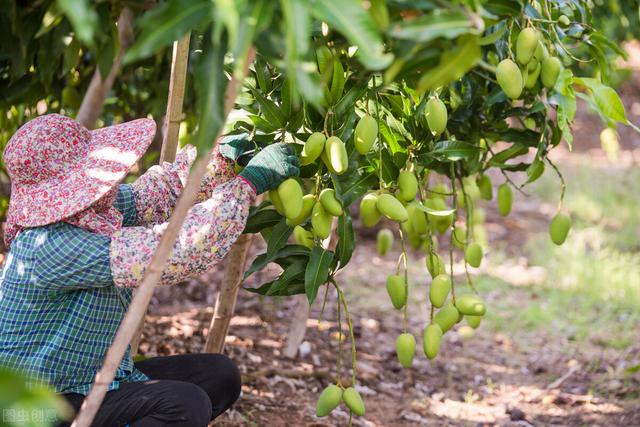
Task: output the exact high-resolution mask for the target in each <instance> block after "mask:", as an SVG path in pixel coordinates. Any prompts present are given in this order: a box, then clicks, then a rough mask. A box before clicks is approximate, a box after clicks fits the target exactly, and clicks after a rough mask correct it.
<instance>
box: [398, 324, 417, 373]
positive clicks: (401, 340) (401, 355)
mask: <svg viewBox="0 0 640 427" xmlns="http://www.w3.org/2000/svg"><path fill="white" fill-rule="evenodd" d="M415 354H416V339H415V337H414V336H413V335H411V334H409V333H407V332H405V333H404V334H400V335H398V338H396V355H397V356H398V361H399V362H400V365H402V367H403V368H410V367H411V365H412V364H413V356H414V355H415Z"/></svg>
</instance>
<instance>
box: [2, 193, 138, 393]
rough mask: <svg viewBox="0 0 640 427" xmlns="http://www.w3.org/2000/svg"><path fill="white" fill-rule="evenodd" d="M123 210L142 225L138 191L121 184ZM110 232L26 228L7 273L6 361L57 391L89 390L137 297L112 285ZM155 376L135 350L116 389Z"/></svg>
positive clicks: (13, 248)
mask: <svg viewBox="0 0 640 427" xmlns="http://www.w3.org/2000/svg"><path fill="white" fill-rule="evenodd" d="M115 206H116V208H117V209H118V210H119V211H120V212H122V214H123V217H124V223H123V225H124V226H133V225H136V224H135V223H136V208H135V205H134V194H133V191H132V190H131V187H130V186H129V185H120V187H119V191H118V197H117V200H116V203H115ZM110 243H111V239H110V237H109V236H105V235H100V234H95V233H91V232H89V231H86V230H83V229H80V228H77V227H75V226H73V225H70V224H67V223H64V222H58V223H55V224H50V225H47V226H43V227H36V228H30V229H25V230H23V231H22V232H21V233H20V234H19V236H18V237H17V238H16V239H15V240H14V241H13V243H12V245H11V251H10V252H9V254H8V255H7V259H6V262H5V265H4V267H3V270H2V276H1V277H0V365H2V366H7V367H9V368H13V369H17V370H22V371H24V372H26V373H27V374H28V375H30V376H31V377H32V378H33V380H34V381H35V382H39V383H47V384H50V385H52V386H53V387H54V388H55V390H56V391H57V392H61V393H80V394H84V395H86V394H88V393H89V390H90V389H91V384H92V382H93V380H94V377H95V375H96V373H97V372H98V371H99V370H100V368H101V366H102V362H103V359H104V355H105V354H106V351H107V349H108V348H109V346H110V345H111V342H112V341H113V338H114V337H115V334H116V331H117V329H118V326H119V325H120V321H121V320H122V318H123V316H124V314H125V312H126V310H127V307H128V305H129V303H130V302H131V298H132V290H131V289H128V288H118V287H116V286H115V285H114V284H113V279H112V275H111V267H110V256H109V246H110ZM147 379H149V378H148V377H147V376H146V375H144V374H143V373H142V372H140V371H139V370H137V369H136V368H135V367H134V366H133V360H132V358H131V353H130V349H127V352H126V353H125V355H124V358H123V360H122V362H121V364H120V366H119V368H118V370H117V371H116V375H115V379H114V381H113V382H112V383H111V384H110V385H109V390H114V389H117V388H118V387H119V384H120V382H130V381H144V380H147Z"/></svg>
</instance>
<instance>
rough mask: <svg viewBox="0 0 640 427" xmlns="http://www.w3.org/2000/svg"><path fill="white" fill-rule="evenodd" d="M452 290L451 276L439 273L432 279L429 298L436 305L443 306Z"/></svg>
mask: <svg viewBox="0 0 640 427" xmlns="http://www.w3.org/2000/svg"><path fill="white" fill-rule="evenodd" d="M450 291H451V278H450V277H449V276H448V275H446V274H438V275H437V276H436V277H434V278H433V280H432V281H431V286H430V287H429V300H430V301H431V304H433V306H434V307H438V308H440V307H442V306H443V305H444V302H445V301H446V300H447V296H449V292H450Z"/></svg>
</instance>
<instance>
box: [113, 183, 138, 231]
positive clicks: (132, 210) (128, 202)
mask: <svg viewBox="0 0 640 427" xmlns="http://www.w3.org/2000/svg"><path fill="white" fill-rule="evenodd" d="M113 206H114V207H115V208H116V209H118V210H119V211H120V213H121V214H122V225H123V226H125V227H130V226H132V225H136V223H137V218H136V204H135V198H134V195H133V189H132V188H131V184H120V185H119V186H118V195H117V196H116V201H115V203H114V204H113Z"/></svg>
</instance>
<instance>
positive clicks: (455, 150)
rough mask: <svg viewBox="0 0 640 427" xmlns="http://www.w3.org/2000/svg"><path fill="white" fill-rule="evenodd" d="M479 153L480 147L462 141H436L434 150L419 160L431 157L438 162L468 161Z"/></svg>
mask: <svg viewBox="0 0 640 427" xmlns="http://www.w3.org/2000/svg"><path fill="white" fill-rule="evenodd" d="M479 152H480V147H477V146H475V145H472V144H470V143H468V142H464V141H438V142H437V143H436V144H435V146H434V149H433V150H432V151H431V152H429V153H426V154H422V155H421V156H419V157H420V158H424V157H431V158H436V159H438V160H440V161H449V162H455V161H458V160H470V159H472V158H473V157H474V156H476V155H477V154H478V153H479Z"/></svg>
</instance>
